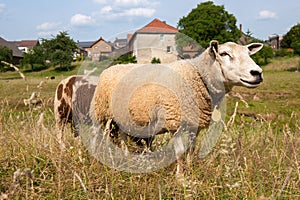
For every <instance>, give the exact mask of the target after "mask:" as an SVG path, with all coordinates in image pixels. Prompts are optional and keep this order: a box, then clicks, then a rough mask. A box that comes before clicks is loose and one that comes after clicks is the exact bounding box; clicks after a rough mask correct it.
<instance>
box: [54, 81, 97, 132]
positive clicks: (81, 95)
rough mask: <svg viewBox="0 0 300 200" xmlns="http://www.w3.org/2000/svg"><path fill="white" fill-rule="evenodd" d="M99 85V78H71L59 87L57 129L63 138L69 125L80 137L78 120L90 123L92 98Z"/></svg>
mask: <svg viewBox="0 0 300 200" xmlns="http://www.w3.org/2000/svg"><path fill="white" fill-rule="evenodd" d="M96 84H97V77H93V76H88V77H86V76H78V75H74V76H70V77H68V78H65V79H63V80H62V81H61V82H60V83H59V84H58V86H57V88H56V92H55V99H54V115H55V121H56V127H57V129H58V131H59V134H60V136H62V133H63V130H64V128H65V126H66V124H67V123H70V124H71V130H72V133H73V134H74V136H75V137H77V136H78V135H79V130H78V128H77V123H78V120H81V121H83V120H84V121H88V120H89V110H90V103H91V100H92V97H93V95H94V91H95V88H96Z"/></svg>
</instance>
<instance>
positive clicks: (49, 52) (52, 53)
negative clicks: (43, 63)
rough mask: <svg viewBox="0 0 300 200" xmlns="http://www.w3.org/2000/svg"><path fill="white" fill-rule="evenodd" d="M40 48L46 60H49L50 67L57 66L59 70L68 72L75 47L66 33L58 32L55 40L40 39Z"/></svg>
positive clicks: (74, 43)
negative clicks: (42, 49)
mask: <svg viewBox="0 0 300 200" xmlns="http://www.w3.org/2000/svg"><path fill="white" fill-rule="evenodd" d="M42 46H43V48H44V52H45V57H46V59H47V60H50V62H51V63H52V65H54V66H57V65H58V66H59V68H60V70H64V69H67V70H69V67H70V66H71V63H72V61H73V56H74V52H75V51H76V49H77V45H76V42H74V40H73V39H71V38H70V37H69V35H68V33H67V32H60V33H59V34H58V35H57V36H56V37H55V38H52V39H49V40H47V39H42Z"/></svg>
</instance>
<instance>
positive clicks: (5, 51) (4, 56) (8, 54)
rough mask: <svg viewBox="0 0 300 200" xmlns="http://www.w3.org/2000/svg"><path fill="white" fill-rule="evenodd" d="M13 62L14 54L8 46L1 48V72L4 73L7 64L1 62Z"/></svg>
mask: <svg viewBox="0 0 300 200" xmlns="http://www.w3.org/2000/svg"><path fill="white" fill-rule="evenodd" d="M12 60H13V52H12V50H11V49H10V48H8V47H6V46H0V71H4V67H5V64H3V63H2V62H1V61H6V62H8V63H11V62H12Z"/></svg>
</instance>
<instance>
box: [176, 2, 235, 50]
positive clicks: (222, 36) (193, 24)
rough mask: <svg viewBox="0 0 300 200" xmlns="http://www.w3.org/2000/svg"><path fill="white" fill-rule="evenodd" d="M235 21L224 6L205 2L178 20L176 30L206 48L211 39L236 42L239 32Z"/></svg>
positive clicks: (221, 41)
mask: <svg viewBox="0 0 300 200" xmlns="http://www.w3.org/2000/svg"><path fill="white" fill-rule="evenodd" d="M236 21H237V20H236V18H235V17H234V15H232V14H229V13H228V12H227V11H226V10H225V9H224V6H217V5H214V4H213V2H212V1H207V2H203V3H201V4H198V6H197V8H194V9H192V11H191V12H190V13H189V14H188V15H187V16H184V17H182V18H180V20H179V22H178V29H179V31H180V32H181V33H183V34H185V35H187V36H189V37H191V38H193V39H194V40H196V41H197V42H198V43H199V44H200V45H201V46H202V47H204V48H206V47H208V45H209V42H210V41H211V40H213V39H214V40H218V41H219V42H220V43H224V42H227V41H237V40H238V39H239V37H240V36H241V31H240V30H239V29H238V28H237V26H236Z"/></svg>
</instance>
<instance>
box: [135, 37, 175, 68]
mask: <svg viewBox="0 0 300 200" xmlns="http://www.w3.org/2000/svg"><path fill="white" fill-rule="evenodd" d="M168 47H169V50H170V52H167V50H168ZM133 53H134V55H135V56H136V58H137V62H138V63H141V64H143V63H145V64H146V63H151V60H152V59H153V58H159V59H160V61H161V63H170V62H173V61H175V60H177V55H178V54H177V51H176V43H175V34H159V33H158V34H153V33H138V34H136V37H135V38H134V42H133Z"/></svg>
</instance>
